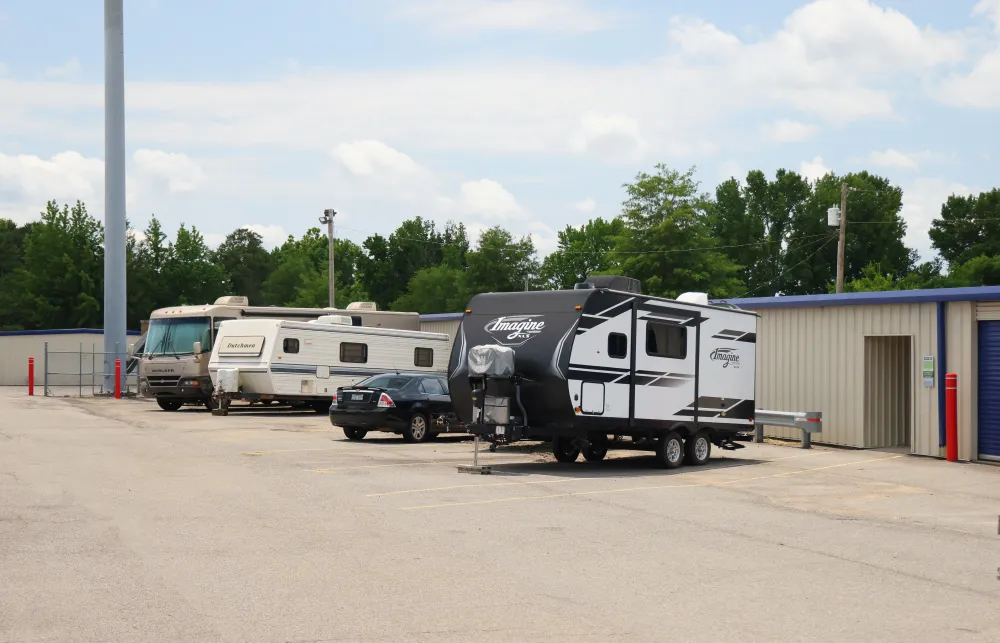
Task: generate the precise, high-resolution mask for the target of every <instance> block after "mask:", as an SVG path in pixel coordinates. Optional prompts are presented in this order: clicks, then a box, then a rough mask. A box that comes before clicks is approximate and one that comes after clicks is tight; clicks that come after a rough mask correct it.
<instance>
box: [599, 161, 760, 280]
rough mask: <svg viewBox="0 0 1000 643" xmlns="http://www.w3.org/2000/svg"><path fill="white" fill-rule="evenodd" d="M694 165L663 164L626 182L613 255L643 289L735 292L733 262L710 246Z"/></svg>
mask: <svg viewBox="0 0 1000 643" xmlns="http://www.w3.org/2000/svg"><path fill="white" fill-rule="evenodd" d="M693 176H694V170H693V169H692V170H689V171H688V172H686V173H684V174H681V173H679V172H677V171H675V170H672V169H669V168H667V167H666V166H665V165H663V164H658V165H657V166H656V173H655V174H647V173H646V172H640V173H639V174H637V175H636V178H635V182H634V183H626V184H625V186H624V187H625V190H626V193H627V194H628V198H627V199H626V200H625V202H624V203H623V204H622V218H623V220H624V222H625V228H624V230H623V231H622V234H621V235H620V236H619V237H618V243H617V244H616V246H615V250H614V256H613V258H614V259H617V262H618V264H619V265H620V266H621V269H622V273H623V274H624V275H626V276H629V277H633V278H635V279H639V280H641V281H642V288H643V292H646V293H649V294H652V295H660V296H665V297H676V296H677V295H679V294H681V293H683V292H687V291H701V292H707V293H709V294H710V296H712V297H731V296H734V295H738V294H740V292H741V291H742V290H743V284H742V282H741V281H740V279H739V277H738V274H737V273H738V270H739V268H738V266H737V265H736V264H735V263H733V262H732V261H731V260H730V259H729V258H728V257H726V256H725V255H724V254H722V253H721V252H720V251H718V250H715V249H714V248H715V246H716V245H717V243H716V240H715V239H714V238H713V236H712V229H711V225H710V219H709V210H710V208H711V201H710V199H709V197H708V195H706V194H699V193H698V184H697V183H696V182H695V180H694V178H693Z"/></svg>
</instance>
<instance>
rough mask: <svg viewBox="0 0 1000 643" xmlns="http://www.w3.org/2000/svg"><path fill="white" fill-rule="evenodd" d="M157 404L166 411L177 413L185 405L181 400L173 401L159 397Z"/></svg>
mask: <svg viewBox="0 0 1000 643" xmlns="http://www.w3.org/2000/svg"><path fill="white" fill-rule="evenodd" d="M156 403H157V404H158V405H159V407H160V408H161V409H163V410H164V411H177V410H178V409H180V408H181V406H182V405H183V404H184V402H182V401H181V400H171V399H170V398H164V397H158V398H156Z"/></svg>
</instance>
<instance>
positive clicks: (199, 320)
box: [135, 296, 420, 411]
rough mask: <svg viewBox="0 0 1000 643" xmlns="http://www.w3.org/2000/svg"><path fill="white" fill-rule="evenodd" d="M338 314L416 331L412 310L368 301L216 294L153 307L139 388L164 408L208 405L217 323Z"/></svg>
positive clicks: (366, 323)
mask: <svg viewBox="0 0 1000 643" xmlns="http://www.w3.org/2000/svg"><path fill="white" fill-rule="evenodd" d="M331 314H340V315H346V316H348V317H349V318H350V321H351V324H352V325H354V326H368V327H376V328H398V329H403V330H420V316H419V315H418V314H417V313H408V312H395V311H387V310H378V307H377V306H376V305H375V304H374V303H372V302H353V303H351V304H349V305H348V306H347V308H346V309H345V310H335V309H332V308H284V307H280V306H251V305H250V301H249V299H247V298H246V297H237V296H226V297H220V298H219V299H218V300H216V302H215V303H214V304H198V305H192V304H186V305H181V306H171V307H169V308H160V309H158V310H154V311H153V313H152V314H151V315H150V318H149V330H148V331H147V334H146V341H145V344H144V346H143V348H142V350H141V352H136V353H135V356H136V357H138V358H139V390H140V392H141V393H142V395H143V396H144V397H151V398H155V399H156V402H157V403H158V404H159V405H160V408H162V409H163V410H165V411H176V410H178V409H179V408H181V406H183V405H184V404H195V405H205V406H209V405H210V404H211V397H212V380H211V378H210V377H209V375H208V368H207V366H208V360H207V359H206V357H207V355H204V354H203V353H208V352H209V351H210V350H211V347H212V345H213V343H214V342H215V339H216V336H217V335H218V332H219V325H220V324H222V323H223V322H224V321H227V320H232V319H298V320H310V319H316V318H318V317H321V316H323V315H331Z"/></svg>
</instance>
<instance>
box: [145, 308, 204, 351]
mask: <svg viewBox="0 0 1000 643" xmlns="http://www.w3.org/2000/svg"><path fill="white" fill-rule="evenodd" d="M195 342H201V346H202V350H206V349H207V348H208V347H210V346H211V345H212V322H211V320H210V319H209V318H208V317H167V318H160V319H151V320H149V330H148V331H147V332H146V347H145V348H144V349H143V354H144V355H185V354H186V355H191V354H192V353H193V352H194V343H195Z"/></svg>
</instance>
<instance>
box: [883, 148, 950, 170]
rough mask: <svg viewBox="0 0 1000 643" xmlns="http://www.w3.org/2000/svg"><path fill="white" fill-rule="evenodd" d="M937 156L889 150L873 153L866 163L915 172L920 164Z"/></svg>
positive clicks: (928, 152)
mask: <svg viewBox="0 0 1000 643" xmlns="http://www.w3.org/2000/svg"><path fill="white" fill-rule="evenodd" d="M938 158H939V156H938V155H937V154H934V153H933V152H930V151H927V150H924V151H922V152H911V153H905V152H900V151H899V150H894V149H892V148H889V149H887V150H885V151H884V152H879V151H874V152H872V153H871V154H869V155H868V158H867V162H868V163H869V164H871V165H874V166H877V167H887V168H892V169H895V170H902V171H905V172H916V171H917V170H919V169H920V165H921V164H922V163H926V162H930V161H934V160H936V159H938Z"/></svg>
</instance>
